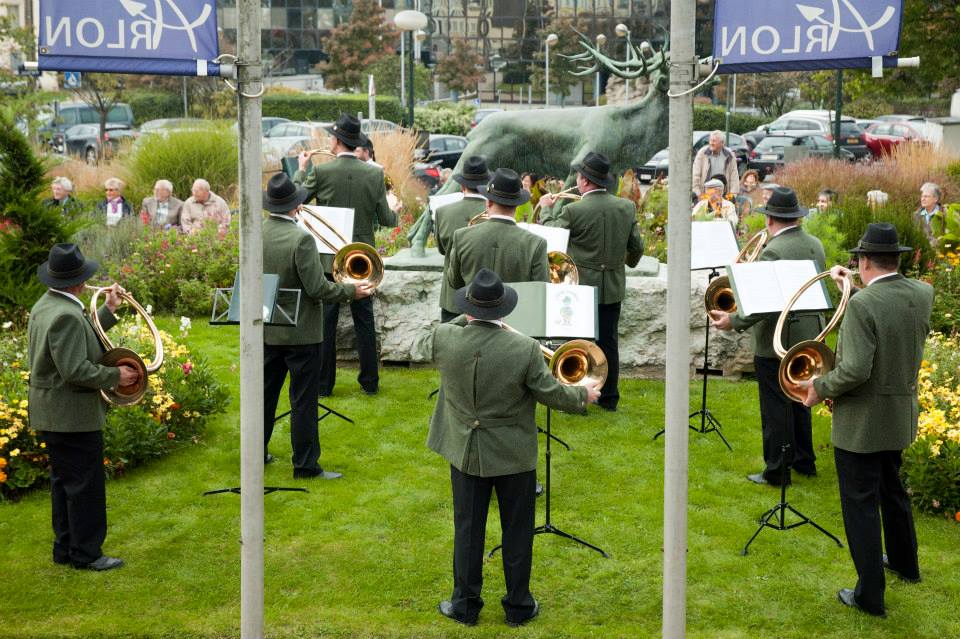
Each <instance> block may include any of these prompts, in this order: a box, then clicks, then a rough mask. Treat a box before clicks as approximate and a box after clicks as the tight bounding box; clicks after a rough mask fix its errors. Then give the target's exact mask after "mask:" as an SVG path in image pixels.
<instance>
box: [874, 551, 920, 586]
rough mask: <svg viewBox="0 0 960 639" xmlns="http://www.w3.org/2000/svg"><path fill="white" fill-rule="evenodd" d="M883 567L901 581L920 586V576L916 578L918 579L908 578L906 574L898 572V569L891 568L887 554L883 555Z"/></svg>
mask: <svg viewBox="0 0 960 639" xmlns="http://www.w3.org/2000/svg"><path fill="white" fill-rule="evenodd" d="M883 567H884V568H886V569H887V570H889V571H890V572H892V573H893V574H894V575H896V576H897V577H898V578H899V579H900V581H905V582H907V583H908V584H918V583H920V577H919V576H916V577H907V576H906V575H905V574H903V573H902V572H900V571H899V570H896V569H894V568H891V567H890V560H889V559H887V555H886V554H884V555H883Z"/></svg>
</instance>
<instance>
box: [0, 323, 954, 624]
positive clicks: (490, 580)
mask: <svg viewBox="0 0 960 639" xmlns="http://www.w3.org/2000/svg"><path fill="white" fill-rule="evenodd" d="M173 324H174V323H173V322H172V321H169V322H166V325H167V327H168V328H170V327H172V326H173ZM188 343H189V344H190V346H191V347H193V348H194V349H196V350H197V351H199V352H202V353H205V354H206V355H207V356H208V358H209V359H210V360H211V362H212V363H213V364H214V366H215V367H216V368H217V369H218V370H219V371H220V373H221V377H222V379H224V380H226V381H227V382H228V383H229V384H230V386H231V390H232V398H231V403H230V406H229V410H228V412H227V413H226V414H225V415H222V416H220V417H218V418H217V419H216V420H215V421H214V422H213V423H212V425H211V428H210V430H209V432H208V434H207V436H206V438H205V440H204V441H203V443H201V444H200V445H197V446H192V447H189V448H185V449H183V450H180V451H179V452H177V453H175V454H174V455H173V456H171V457H169V458H167V459H165V460H163V461H160V462H158V463H154V464H152V465H150V466H148V467H145V468H141V469H136V470H134V471H132V472H130V473H129V474H128V476H126V477H125V478H123V479H120V480H116V481H111V482H109V483H108V485H107V500H108V506H109V522H110V529H109V534H108V537H107V542H106V545H105V547H104V549H105V551H106V552H107V553H108V554H114V555H118V556H120V557H122V558H123V559H124V560H125V561H126V562H127V565H126V566H125V567H123V568H122V569H120V570H116V571H111V572H109V573H103V574H98V573H92V572H86V571H77V570H73V569H71V568H67V567H63V566H58V565H54V564H53V563H52V562H51V560H50V545H51V541H52V534H51V532H50V523H49V518H50V514H49V512H50V506H49V500H48V496H47V495H46V493H45V492H42V491H40V492H36V493H34V494H31V495H29V496H28V497H27V498H25V499H24V500H23V501H22V502H21V503H18V504H13V505H0V539H2V540H3V543H2V544H0V565H2V566H3V572H2V577H0V637H4V638H6V637H10V638H17V639H21V638H23V639H26V638H35V637H77V638H81V637H82V638H85V639H86V638H99V637H103V638H106V637H111V638H113V637H170V638H189V637H204V638H220V637H235V636H238V635H239V630H238V629H239V618H240V610H239V591H240V583H239V580H240V577H239V573H240V547H239V504H240V502H239V498H238V497H237V496H236V495H231V494H227V495H216V496H210V497H202V496H201V493H203V491H205V490H209V489H213V488H219V487H224V486H233V485H237V484H238V483H239V478H238V474H239V435H238V429H239V389H238V387H237V386H238V381H237V380H238V368H237V362H238V331H237V329H236V328H235V327H216V328H211V327H208V326H206V325H201V322H196V324H195V326H194V329H193V332H192V334H191V335H190V337H189V338H188ZM437 380H438V378H437V374H436V373H435V372H434V371H433V370H430V369H413V370H408V369H396V368H388V369H385V370H384V371H383V374H382V379H381V389H382V390H381V393H380V395H378V396H377V397H374V398H370V397H366V396H363V395H362V394H361V393H360V389H359V386H358V384H357V382H356V379H355V370H351V369H349V368H347V369H343V370H342V371H341V374H340V377H339V380H338V386H337V389H336V393H335V395H334V396H333V397H332V398H330V400H329V403H330V404H331V405H332V406H334V407H335V408H337V409H338V410H342V411H343V412H345V413H346V414H348V415H350V416H352V417H353V418H355V419H356V422H357V424H356V426H351V425H349V424H346V423H344V422H342V421H339V420H333V419H327V420H325V421H324V422H322V424H321V442H322V444H323V445H324V453H323V456H322V458H321V461H322V462H323V464H324V466H325V467H326V468H329V469H332V470H338V471H341V472H343V473H344V478H343V479H342V480H339V481H334V482H320V481H300V480H298V481H294V480H293V479H292V473H291V466H290V463H289V452H290V448H289V446H290V445H289V437H288V435H289V429H288V424H286V423H283V424H282V425H281V426H280V428H279V430H278V431H276V432H275V433H274V440H273V443H272V445H271V451H272V452H273V454H274V455H275V456H276V457H277V461H275V462H274V463H273V464H272V465H270V466H268V467H267V469H266V483H267V484H268V485H281V486H301V487H306V488H308V489H309V491H310V492H309V493H306V494H304V493H275V494H272V495H268V496H267V497H265V504H266V626H267V636H269V637H277V638H279V637H291V638H292V637H482V638H489V637H501V636H503V637H506V636H509V637H549V638H556V637H654V636H658V635H659V633H660V609H661V572H662V553H661V545H662V510H663V498H662V494H663V479H662V477H663V439H662V438H661V439H659V440H657V441H654V440H653V439H652V436H653V434H654V433H656V432H657V431H658V430H659V429H660V428H661V425H662V414H663V384H662V383H660V382H656V381H639V380H626V381H624V382H623V383H622V385H623V387H622V393H623V395H624V398H623V400H622V403H621V410H620V412H618V413H616V414H613V415H611V414H606V413H602V412H600V411H598V410H595V409H594V410H591V412H590V415H589V416H587V417H579V416H568V415H556V416H555V419H554V420H553V426H554V432H555V434H557V435H558V436H560V437H562V438H563V439H564V440H566V441H567V442H568V443H569V444H570V445H571V446H572V448H573V450H572V451H570V452H567V451H565V450H561V449H558V448H557V447H555V448H554V460H553V469H554V480H553V498H554V499H553V524H554V525H555V526H557V527H559V528H561V529H563V530H566V531H568V532H570V533H573V534H576V535H578V536H581V537H583V538H585V539H586V540H588V541H590V542H593V543H595V544H597V545H599V546H602V547H603V548H604V549H606V550H607V551H608V552H609V553H610V555H611V558H610V559H604V558H602V557H601V556H600V555H598V554H596V553H594V552H592V551H589V550H586V549H584V548H581V547H579V546H577V545H575V544H573V543H572V542H570V541H567V540H564V539H561V538H560V537H557V536H553V535H546V536H538V537H537V538H536V541H535V547H534V569H533V583H532V588H533V592H534V595H535V596H536V597H537V598H538V599H539V600H540V601H541V604H542V613H541V615H540V617H539V618H538V619H536V620H535V621H534V622H532V623H531V624H529V625H528V626H525V627H523V628H521V629H511V628H508V627H507V626H506V625H505V624H504V621H503V611H502V609H501V608H500V605H499V599H500V597H501V596H502V594H503V577H502V573H501V568H500V564H499V556H498V557H497V558H496V559H494V560H491V561H489V562H488V564H487V566H486V572H485V575H486V577H487V580H486V584H485V587H484V594H485V599H486V602H487V606H486V607H485V608H484V610H483V612H482V613H481V615H480V625H479V626H477V627H476V628H465V627H462V626H459V625H457V624H455V623H453V622H451V621H449V620H447V619H444V618H442V617H440V616H439V614H437V612H436V604H437V602H438V601H439V600H440V599H442V598H446V597H447V596H449V593H450V587H451V557H452V537H453V530H452V514H451V500H450V487H449V470H448V467H447V465H446V464H445V462H444V461H443V460H442V459H441V458H440V457H438V456H437V455H435V454H434V453H432V452H431V451H429V450H428V449H427V448H426V446H425V443H424V442H425V440H426V433H427V423H428V419H429V415H430V412H431V410H432V407H433V402H432V401H427V399H426V396H427V393H428V392H429V391H430V390H431V389H433V388H434V387H436V386H437ZM691 392H692V396H691V403H692V404H696V405H697V406H698V405H699V385H698V384H694V385H692V386H691ZM710 393H711V395H710V397H711V402H710V406H711V409H712V410H713V412H714V413H715V414H716V415H717V416H718V417H719V419H720V420H721V422H722V423H723V426H724V433H725V435H726V436H727V438H728V439H729V441H730V443H731V444H732V446H733V452H729V451H727V449H726V448H725V447H724V446H723V444H722V443H721V442H720V440H719V438H718V437H717V436H716V435H715V434H708V435H700V434H696V433H692V432H691V434H690V473H689V477H690V479H689V486H690V496H689V532H688V540H689V554H688V590H687V627H688V635H689V636H691V637H704V638H727V637H750V638H756V637H803V638H809V637H844V638H847V637H870V638H873V637H879V638H890V639H894V638H896V639H902V638H908V637H909V638H914V637H930V638H934V637H936V638H940V637H944V638H949V637H960V616H958V615H957V602H958V601H960V578H958V575H960V553H958V549H960V526H958V525H956V524H955V523H951V522H948V521H946V520H943V519H935V518H931V517H928V516H923V515H920V516H918V520H917V528H918V536H919V541H920V562H921V570H922V572H923V582H922V583H920V584H918V585H908V584H904V583H901V582H899V581H897V580H896V579H893V578H891V579H890V580H889V581H888V590H887V608H888V613H889V618H888V619H886V620H879V619H875V618H872V617H868V616H866V615H863V614H861V613H857V612H855V611H852V610H849V609H846V608H844V607H843V606H841V605H840V604H839V603H838V602H837V601H836V591H837V590H838V589H839V588H841V587H852V586H853V584H854V580H855V573H854V570H853V566H852V563H851V561H850V557H849V554H848V551H847V549H846V548H838V547H837V546H836V545H835V544H834V543H833V542H832V541H830V540H829V539H828V538H826V537H825V536H823V535H821V534H820V533H818V532H817V531H816V530H814V529H813V528H811V527H810V526H803V527H801V528H798V529H794V530H790V531H787V532H778V531H774V530H765V531H763V532H762V533H761V535H760V537H759V538H758V539H757V540H756V541H755V542H754V543H753V545H752V546H751V552H750V554H749V555H748V556H746V557H743V556H741V554H740V551H741V549H742V548H743V545H744V543H745V542H746V541H747V539H748V538H749V537H750V535H751V534H752V533H753V531H754V530H755V529H756V526H757V518H758V517H759V515H760V514H762V513H763V512H764V511H765V510H766V509H767V508H769V507H771V506H773V505H774V504H775V503H776V502H777V498H778V493H777V491H775V490H772V489H770V488H767V487H762V486H756V485H753V484H750V483H748V482H747V481H746V480H745V478H744V476H745V475H746V474H747V473H748V472H756V471H758V470H759V469H760V467H761V457H760V433H759V425H758V410H757V401H756V385H755V384H754V383H751V382H728V381H722V380H717V381H713V380H711V391H710ZM694 395H695V397H694ZM284 410H285V408H284ZM814 436H815V442H816V444H817V446H818V449H819V453H818V454H819V456H820V457H819V470H820V476H819V477H818V478H816V479H812V480H811V479H804V478H802V477H798V478H795V481H794V485H793V487H792V488H791V489H790V490H789V493H788V498H789V500H790V502H791V503H792V504H793V505H794V506H795V507H796V508H798V509H799V510H800V511H802V512H804V513H805V514H807V515H809V516H810V517H812V518H813V519H815V520H816V521H817V522H818V523H819V524H821V525H822V526H824V527H825V528H827V529H828V530H830V531H831V532H833V533H834V534H836V535H837V536H839V537H840V538H841V539H842V540H844V541H845V537H844V535H843V525H842V521H841V517H840V505H839V501H838V496H837V487H836V474H835V471H834V466H833V455H832V452H831V451H830V449H829V421H828V420H827V419H825V418H820V417H818V418H815V421H814ZM541 457H542V455H541ZM540 475H541V479H542V475H543V472H542V464H541V471H540ZM537 520H538V523H540V522H542V521H543V500H540V502H539V503H538V515H537ZM498 541H499V521H498V518H497V516H496V508H493V509H492V510H491V517H490V522H489V529H488V541H487V545H488V547H492V546H493V545H494V544H496V543H497V542H498Z"/></svg>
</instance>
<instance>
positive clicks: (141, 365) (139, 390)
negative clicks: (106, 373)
mask: <svg viewBox="0 0 960 639" xmlns="http://www.w3.org/2000/svg"><path fill="white" fill-rule="evenodd" d="M87 288H88V289H90V290H92V291H93V297H91V298H90V323H91V324H93V332H94V333H96V334H97V339H99V340H100V344H102V345H103V347H104V348H105V349H106V351H107V352H106V353H104V355H103V357H101V358H100V364H103V365H104V366H123V365H125V366H130V367H132V368H135V369H136V370H137V372H138V373H139V374H140V375H139V376H138V377H137V381H135V382H134V383H132V384H129V385H127V386H117V387H116V388H114V389H111V390H101V391H100V396H101V397H102V398H103V400H104V401H105V402H107V403H108V404H112V405H114V406H133V405H134V404H137V403H138V402H139V401H140V400H141V399H143V396H144V394H145V393H146V392H147V388H148V387H149V384H148V380H147V376H148V375H150V374H151V373H155V372H157V371H158V370H160V367H161V366H163V341H162V340H161V339H160V331H158V330H157V326H156V324H154V323H153V319H152V318H151V317H150V315H149V314H148V313H147V311H146V310H144V308H143V307H142V306H140V304H139V303H138V302H137V300H135V299H133V295H131V294H130V293H127V292H123V293H120V299H122V300H123V301H124V302H126V303H127V304H129V305H130V307H131V308H132V309H133V310H134V311H136V312H137V313H138V314H139V315H140V316H141V317H143V320H144V321H145V322H146V324H147V328H148V329H150V335H151V336H152V337H153V358H152V359H151V360H150V365H149V366H148V365H147V364H146V363H145V362H144V361H143V358H142V357H140V355H139V354H137V353H136V352H134V351H132V350H131V349H129V348H124V347H117V346H114V345H113V342H111V341H110V338H109V337H107V332H106V331H105V330H103V325H102V324H100V317H99V315H98V314H97V300H98V299H99V297H100V294H101V293H103V292H104V291H106V290H107V288H108V287H98V286H90V285H89V284H88V285H87Z"/></svg>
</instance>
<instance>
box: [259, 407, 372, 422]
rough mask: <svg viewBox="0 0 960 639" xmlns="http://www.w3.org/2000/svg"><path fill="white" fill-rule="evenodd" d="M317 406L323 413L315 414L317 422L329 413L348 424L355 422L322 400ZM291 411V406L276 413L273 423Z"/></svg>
mask: <svg viewBox="0 0 960 639" xmlns="http://www.w3.org/2000/svg"><path fill="white" fill-rule="evenodd" d="M317 408H318V409H321V410H323V414H322V415H318V416H317V424H319V423H320V422H322V421H323V420H324V419H326V418H327V417H329V416H330V415H333V416H334V417H339V418H340V419H342V420H343V421H345V422H347V423H349V424H356V422H355V421H353V420H352V419H350V418H349V417H347V416H346V415H344V414H343V413H339V412H337V411H335V410H333V409H332V408H330V407H329V406H327V405H326V404H324V403H323V402H317ZM292 412H293V409H292V408H291V409H290V410H288V411H287V412H285V413H281V414H279V415H277V416H276V417H274V418H273V421H274V423H276V422H277V421H278V420H281V419H283V418H284V417H286V416H287V415H289V414H290V413H292Z"/></svg>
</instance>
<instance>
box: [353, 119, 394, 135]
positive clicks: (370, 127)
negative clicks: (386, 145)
mask: <svg viewBox="0 0 960 639" xmlns="http://www.w3.org/2000/svg"><path fill="white" fill-rule="evenodd" d="M399 128H400V125H399V124H397V123H396V122H391V121H390V120H379V119H376V118H375V119H372V120H363V121H361V122H360V130H361V131H362V132H363V133H364V134H370V133H393V132H394V131H396V130H397V129H399Z"/></svg>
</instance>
